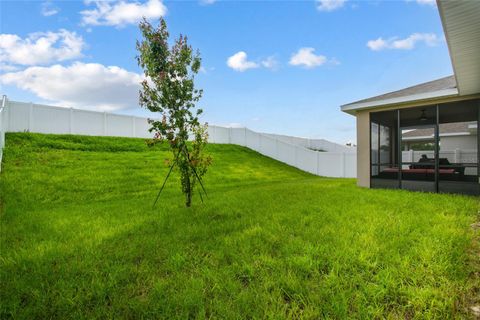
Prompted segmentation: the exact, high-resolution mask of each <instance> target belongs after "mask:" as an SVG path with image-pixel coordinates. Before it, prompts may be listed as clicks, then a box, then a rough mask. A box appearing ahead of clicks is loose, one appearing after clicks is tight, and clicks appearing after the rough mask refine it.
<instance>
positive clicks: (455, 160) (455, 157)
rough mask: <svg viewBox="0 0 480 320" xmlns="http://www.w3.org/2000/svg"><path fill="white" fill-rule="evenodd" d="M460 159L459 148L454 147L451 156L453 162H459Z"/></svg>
mask: <svg viewBox="0 0 480 320" xmlns="http://www.w3.org/2000/svg"><path fill="white" fill-rule="evenodd" d="M460 159H461V154H460V149H455V153H454V156H453V162H455V163H460Z"/></svg>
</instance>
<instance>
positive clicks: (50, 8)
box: [40, 1, 60, 17]
mask: <svg viewBox="0 0 480 320" xmlns="http://www.w3.org/2000/svg"><path fill="white" fill-rule="evenodd" d="M40 12H41V13H42V15H43V16H45V17H50V16H53V15H56V14H57V13H58V12H60V9H58V8H57V7H55V6H54V5H53V4H52V2H51V1H45V2H43V3H42V9H41V11H40Z"/></svg>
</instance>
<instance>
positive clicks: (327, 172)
mask: <svg viewBox="0 0 480 320" xmlns="http://www.w3.org/2000/svg"><path fill="white" fill-rule="evenodd" d="M342 157H343V154H342V153H333V152H318V175H320V176H325V177H336V178H341V177H344V170H343V168H344V162H343V159H342Z"/></svg>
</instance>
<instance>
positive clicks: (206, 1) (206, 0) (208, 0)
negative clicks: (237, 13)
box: [200, 0, 217, 5]
mask: <svg viewBox="0 0 480 320" xmlns="http://www.w3.org/2000/svg"><path fill="white" fill-rule="evenodd" d="M215 2H217V0H200V4H203V5H209V4H214V3H215Z"/></svg>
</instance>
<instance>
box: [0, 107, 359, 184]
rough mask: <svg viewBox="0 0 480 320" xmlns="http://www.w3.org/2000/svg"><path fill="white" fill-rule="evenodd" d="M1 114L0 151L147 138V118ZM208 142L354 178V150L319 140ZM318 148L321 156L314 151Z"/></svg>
mask: <svg viewBox="0 0 480 320" xmlns="http://www.w3.org/2000/svg"><path fill="white" fill-rule="evenodd" d="M3 101H4V104H5V108H2V110H0V123H1V125H2V126H1V130H0V131H1V135H2V138H1V141H0V143H2V144H1V147H2V148H3V143H4V138H3V137H4V133H5V132H22V131H28V132H37V133H56V134H82V135H94V136H118V137H136V138H151V137H152V136H153V134H152V133H150V132H149V131H148V129H149V128H150V125H149V124H148V119H147V118H142V117H136V116H128V115H119V114H113V113H106V112H98V111H88V110H79V109H73V108H63V107H54V106H47V105H40V104H33V103H25V102H17V101H9V100H8V99H6V97H4V100H3ZM208 133H209V142H212V143H231V144H237V145H241V146H244V147H247V148H250V149H252V150H255V151H257V152H259V153H261V154H263V155H265V156H268V157H271V158H273V159H275V160H278V161H281V162H284V163H286V164H288V165H291V166H294V167H297V168H299V169H301V170H303V171H307V172H310V173H312V174H315V175H320V176H326V177H352V178H353V177H356V153H355V148H348V147H346V146H342V145H339V144H335V143H333V142H330V141H327V140H323V139H305V138H298V137H289V136H283V135H275V134H265V133H259V132H255V131H252V130H250V129H247V128H227V127H221V126H209V127H208ZM312 149H321V150H324V151H326V152H319V151H314V150H312Z"/></svg>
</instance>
